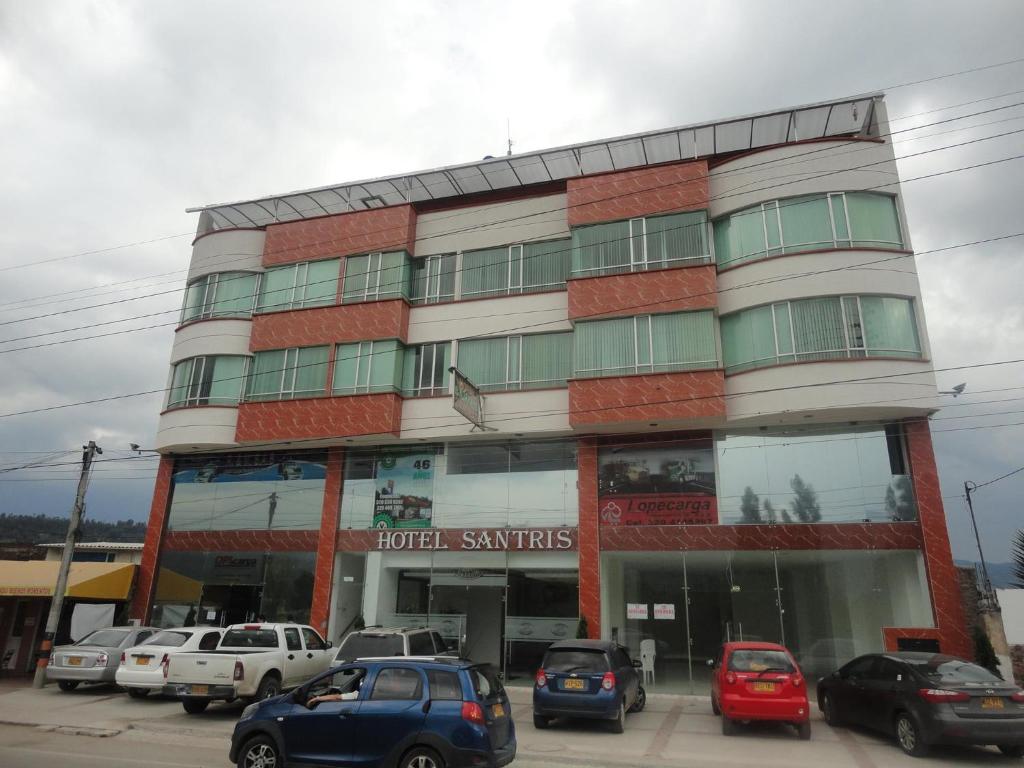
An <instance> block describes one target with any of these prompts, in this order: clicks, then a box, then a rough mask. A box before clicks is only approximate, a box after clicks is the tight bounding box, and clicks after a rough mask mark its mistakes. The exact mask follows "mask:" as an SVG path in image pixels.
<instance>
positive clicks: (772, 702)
mask: <svg viewBox="0 0 1024 768" xmlns="http://www.w3.org/2000/svg"><path fill="white" fill-rule="evenodd" d="M708 664H709V665H710V666H711V668H712V675H711V709H712V710H713V711H714V713H715V714H716V715H721V716H722V733H723V734H724V735H726V736H730V735H732V734H733V733H734V732H735V729H736V723H737V722H745V721H749V720H775V721H779V722H784V723H791V724H792V725H793V726H795V727H796V730H797V733H799V734H800V738H801V739H809V738H811V720H810V707H809V706H808V703H807V685H806V683H805V682H804V676H803V675H802V674H801V673H800V667H799V666H797V663H796V661H795V660H794V659H793V656H792V654H791V653H790V652H789V651H787V650H786V648H785V647H784V646H781V645H776V644H775V643H726V644H725V645H723V646H722V647H721V649H720V650H719V651H718V655H717V656H716V657H715V658H714V659H712V660H709V661H708Z"/></svg>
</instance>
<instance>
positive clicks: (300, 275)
mask: <svg viewBox="0 0 1024 768" xmlns="http://www.w3.org/2000/svg"><path fill="white" fill-rule="evenodd" d="M340 264H341V262H340V260H339V259H326V260H324V261H310V262H302V263H301V264H289V265H288V266H286V267H274V268H273V269H268V270H267V271H266V272H264V273H263V278H262V280H261V281H260V291H259V297H258V298H257V300H256V311H257V312H272V311H276V310H282V309H302V308H304V307H320V306H325V305H330V304H334V300H335V296H336V295H337V291H338V271H339V269H340Z"/></svg>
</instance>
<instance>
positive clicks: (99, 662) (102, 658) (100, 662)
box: [96, 653, 110, 667]
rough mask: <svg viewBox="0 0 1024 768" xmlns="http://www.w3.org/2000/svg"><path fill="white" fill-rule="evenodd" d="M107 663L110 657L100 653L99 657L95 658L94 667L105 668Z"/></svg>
mask: <svg viewBox="0 0 1024 768" xmlns="http://www.w3.org/2000/svg"><path fill="white" fill-rule="evenodd" d="M108 661H110V657H109V656H107V654H105V653H101V654H100V655H99V656H97V657H96V666H98V667H105V666H107V662H108Z"/></svg>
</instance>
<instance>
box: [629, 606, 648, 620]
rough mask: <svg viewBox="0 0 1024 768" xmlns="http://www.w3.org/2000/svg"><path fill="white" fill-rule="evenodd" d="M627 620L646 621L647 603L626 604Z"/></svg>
mask: <svg viewBox="0 0 1024 768" xmlns="http://www.w3.org/2000/svg"><path fill="white" fill-rule="evenodd" d="M626 618H627V619H646V618H647V603H626Z"/></svg>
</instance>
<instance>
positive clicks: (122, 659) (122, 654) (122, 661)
mask: <svg viewBox="0 0 1024 768" xmlns="http://www.w3.org/2000/svg"><path fill="white" fill-rule="evenodd" d="M121 666H122V667H123V666H124V651H121Z"/></svg>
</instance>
